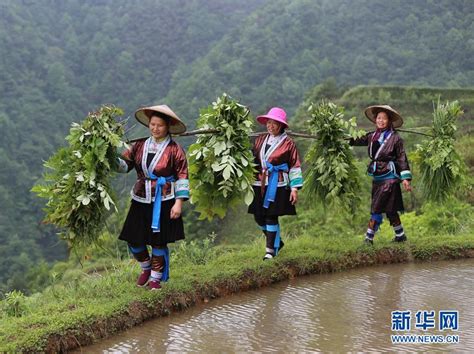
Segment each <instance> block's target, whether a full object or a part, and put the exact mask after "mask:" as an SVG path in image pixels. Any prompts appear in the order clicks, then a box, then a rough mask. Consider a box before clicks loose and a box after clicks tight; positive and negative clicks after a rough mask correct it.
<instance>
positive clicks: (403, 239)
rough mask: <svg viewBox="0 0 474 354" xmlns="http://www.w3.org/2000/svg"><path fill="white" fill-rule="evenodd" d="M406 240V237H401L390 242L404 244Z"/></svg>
mask: <svg viewBox="0 0 474 354" xmlns="http://www.w3.org/2000/svg"><path fill="white" fill-rule="evenodd" d="M406 240H407V237H406V235H403V236H400V237H397V236H395V237H394V238H393V240H392V242H405V241H406Z"/></svg>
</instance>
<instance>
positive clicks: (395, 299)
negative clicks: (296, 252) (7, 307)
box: [83, 259, 474, 353]
mask: <svg viewBox="0 0 474 354" xmlns="http://www.w3.org/2000/svg"><path fill="white" fill-rule="evenodd" d="M473 280H474V260H472V259H471V260H460V261H453V262H436V263H424V264H403V265H387V266H381V267H372V268H363V269H358V270H353V271H349V272H343V273H336V274H327V275H314V276H308V277H302V278H299V279H294V280H292V281H289V282H284V283H280V284H276V285H274V286H271V287H268V288H265V289H260V290H258V291H251V292H246V293H243V294H237V295H234V296H229V297H226V298H222V299H218V300H215V301H212V302H211V303H209V304H207V305H202V306H196V307H194V308H192V309H189V310H187V311H186V312H183V313H178V314H173V315H172V316H170V317H165V318H159V319H156V320H153V321H149V322H147V323H145V324H144V325H143V326H140V327H136V328H133V329H131V330H129V331H127V332H124V333H122V334H120V335H118V336H115V337H112V338H109V339H107V340H104V341H102V342H100V343H98V344H96V345H94V346H90V347H86V348H83V351H84V352H87V353H90V352H97V353H100V352H149V353H154V352H166V351H169V352H177V351H180V352H182V351H199V352H249V351H278V352H282V351H291V352H298V351H309V350H311V351H324V352H326V351H344V352H345V351H381V350H405V351H407V350H408V351H413V350H416V351H426V350H444V351H446V350H448V351H460V350H468V349H469V348H474V325H473V323H474V321H473V319H474V286H473ZM396 310H411V311H412V328H413V327H414V313H415V312H416V311H419V310H435V311H436V313H438V312H439V311H440V310H457V311H459V331H458V332H450V331H448V332H439V331H438V330H437V329H434V330H428V331H426V332H423V331H421V330H418V329H417V330H412V331H410V332H408V333H409V334H436V335H439V334H442V335H447V334H458V335H459V336H460V343H457V344H397V345H393V344H392V342H391V340H390V335H391V334H397V333H395V332H392V331H391V311H396Z"/></svg>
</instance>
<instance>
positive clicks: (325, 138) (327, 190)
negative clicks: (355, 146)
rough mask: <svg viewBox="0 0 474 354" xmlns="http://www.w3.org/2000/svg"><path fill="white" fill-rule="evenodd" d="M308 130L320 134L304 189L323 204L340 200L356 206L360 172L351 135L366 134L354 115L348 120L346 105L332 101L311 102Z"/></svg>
mask: <svg viewBox="0 0 474 354" xmlns="http://www.w3.org/2000/svg"><path fill="white" fill-rule="evenodd" d="M308 112H309V114H310V116H311V117H310V119H309V120H308V121H307V123H308V125H309V130H310V131H311V133H312V134H314V135H316V136H318V139H316V140H315V141H314V142H313V143H312V145H311V146H310V148H309V150H308V152H307V154H306V156H305V162H306V172H305V184H304V190H305V191H306V192H307V193H308V194H309V195H310V196H314V197H316V198H317V199H318V200H319V201H320V202H322V203H323V204H327V203H333V202H336V201H337V202H340V203H341V204H342V205H343V206H344V207H347V208H349V209H350V210H354V209H355V208H356V207H357V204H358V202H359V201H360V196H359V195H360V182H359V181H360V176H359V173H358V170H357V167H356V166H355V159H354V156H353V154H352V149H351V147H350V145H349V142H348V141H347V138H348V137H351V138H358V137H361V136H363V135H364V134H365V132H364V131H363V130H359V129H357V123H356V121H355V117H353V118H351V119H349V120H345V119H344V109H343V108H342V107H338V106H336V105H335V104H333V103H331V102H325V101H322V102H321V103H319V104H317V105H316V104H314V103H311V104H310V105H309V107H308Z"/></svg>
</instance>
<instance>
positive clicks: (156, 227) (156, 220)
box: [150, 173, 175, 232]
mask: <svg viewBox="0 0 474 354" xmlns="http://www.w3.org/2000/svg"><path fill="white" fill-rule="evenodd" d="M150 179H151V180H156V187H155V202H154V203H153V219H152V221H151V228H152V229H153V232H160V213H161V191H162V188H163V186H164V185H165V184H166V182H174V181H175V179H174V177H173V176H169V177H157V176H155V175H154V174H153V173H150Z"/></svg>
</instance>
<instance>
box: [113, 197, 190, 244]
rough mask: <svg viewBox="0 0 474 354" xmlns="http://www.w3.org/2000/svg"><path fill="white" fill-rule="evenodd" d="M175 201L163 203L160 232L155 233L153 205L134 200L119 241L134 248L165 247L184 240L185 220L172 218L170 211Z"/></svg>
mask: <svg viewBox="0 0 474 354" xmlns="http://www.w3.org/2000/svg"><path fill="white" fill-rule="evenodd" d="M174 202H175V200H174V199H170V200H166V201H163V202H162V203H161V213H160V232H156V233H155V232H153V230H152V229H151V222H152V219H153V203H152V204H146V203H140V202H137V201H135V200H132V204H131V205H130V210H129V211H128V214H127V218H126V219H125V223H124V224H123V228H122V232H121V233H120V236H119V239H120V240H123V241H127V242H128V243H130V244H132V245H133V246H144V245H151V246H165V245H166V244H168V243H171V242H175V241H177V240H182V239H184V227H183V218H182V217H181V216H180V217H179V218H178V219H171V218H170V211H171V208H172V207H173V205H174Z"/></svg>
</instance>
